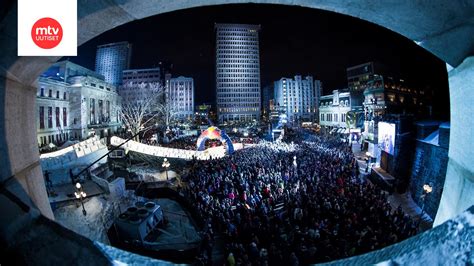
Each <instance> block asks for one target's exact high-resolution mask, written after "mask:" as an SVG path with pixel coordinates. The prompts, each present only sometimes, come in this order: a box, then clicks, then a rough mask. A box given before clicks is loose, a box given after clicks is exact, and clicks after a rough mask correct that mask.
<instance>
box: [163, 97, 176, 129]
mask: <svg viewBox="0 0 474 266" xmlns="http://www.w3.org/2000/svg"><path fill="white" fill-rule="evenodd" d="M159 112H160V114H161V115H162V120H163V123H164V125H165V127H166V129H168V128H169V126H170V124H171V122H172V121H173V119H174V118H175V117H176V116H177V115H179V114H180V113H181V112H180V111H179V110H176V108H173V106H171V104H170V101H169V100H168V101H166V102H165V103H163V104H161V105H160V106H159Z"/></svg>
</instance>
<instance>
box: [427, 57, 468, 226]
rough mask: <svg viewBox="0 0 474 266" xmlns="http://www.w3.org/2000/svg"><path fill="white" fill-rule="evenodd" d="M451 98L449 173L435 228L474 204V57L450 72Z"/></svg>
mask: <svg viewBox="0 0 474 266" xmlns="http://www.w3.org/2000/svg"><path fill="white" fill-rule="evenodd" d="M449 94H450V98H451V99H450V100H451V131H450V138H449V153H448V157H449V161H448V170H447V173H446V181H445V183H444V189H443V195H442V197H441V202H440V205H439V209H438V213H437V214H436V219H435V222H434V226H436V225H439V224H441V223H443V222H444V221H446V220H448V219H450V218H452V217H454V216H455V215H457V214H459V213H461V212H462V211H463V210H465V209H467V208H468V207H469V206H471V205H473V204H474V128H473V125H474V115H473V111H474V107H473V103H474V56H471V57H468V58H466V59H465V60H464V62H463V63H462V64H461V65H459V66H458V67H457V68H455V69H452V70H451V71H450V72H449Z"/></svg>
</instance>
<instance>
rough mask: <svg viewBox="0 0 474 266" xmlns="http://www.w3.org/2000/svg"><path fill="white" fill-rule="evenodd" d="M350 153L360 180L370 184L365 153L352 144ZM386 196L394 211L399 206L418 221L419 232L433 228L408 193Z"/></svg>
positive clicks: (357, 145) (428, 218) (431, 222)
mask: <svg viewBox="0 0 474 266" xmlns="http://www.w3.org/2000/svg"><path fill="white" fill-rule="evenodd" d="M352 151H353V153H354V155H355V157H356V159H357V163H358V164H359V168H360V173H361V178H364V179H365V180H366V181H367V182H370V180H369V179H368V178H367V176H368V175H369V174H370V169H369V171H368V173H366V172H365V170H366V167H367V163H366V161H365V158H366V155H365V151H361V150H360V145H359V144H353V145H352ZM387 196H388V201H389V203H390V205H391V206H392V208H393V209H396V208H398V206H401V207H402V210H403V211H404V212H405V213H406V214H408V215H410V217H412V218H413V219H415V221H419V223H420V224H419V230H420V231H425V230H428V229H430V228H431V227H432V226H433V220H432V218H431V217H429V216H428V215H427V214H426V213H425V212H422V210H421V208H420V206H418V205H417V204H416V202H415V201H414V200H413V199H412V197H411V194H410V193H409V192H406V193H404V194H399V193H396V192H394V193H392V194H388V193H387ZM422 213H423V215H422Z"/></svg>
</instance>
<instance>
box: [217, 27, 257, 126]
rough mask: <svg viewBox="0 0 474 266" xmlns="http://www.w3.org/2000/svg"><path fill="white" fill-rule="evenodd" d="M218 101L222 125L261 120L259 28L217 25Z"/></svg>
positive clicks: (219, 118)
mask: <svg viewBox="0 0 474 266" xmlns="http://www.w3.org/2000/svg"><path fill="white" fill-rule="evenodd" d="M215 29H216V100H217V113H218V120H219V122H220V123H223V122H231V123H233V122H250V121H258V120H259V119H260V104H261V102H260V52H259V39H258V38H259V37H258V32H259V30H260V26H259V25H244V24H216V25H215Z"/></svg>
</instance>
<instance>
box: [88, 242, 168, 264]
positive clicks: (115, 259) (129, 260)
mask: <svg viewBox="0 0 474 266" xmlns="http://www.w3.org/2000/svg"><path fill="white" fill-rule="evenodd" d="M94 243H95V244H96V246H97V247H99V249H100V250H101V251H102V252H103V253H104V254H105V255H107V256H108V257H109V259H110V261H111V262H112V265H114V266H124V265H145V266H148V265H150V266H151V265H153V266H154V265H176V264H174V263H171V262H167V261H163V260H156V259H152V258H149V257H145V256H141V255H137V254H134V253H131V252H127V251H123V250H121V249H118V248H115V247H112V246H109V245H104V244H102V243H100V242H94Z"/></svg>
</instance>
